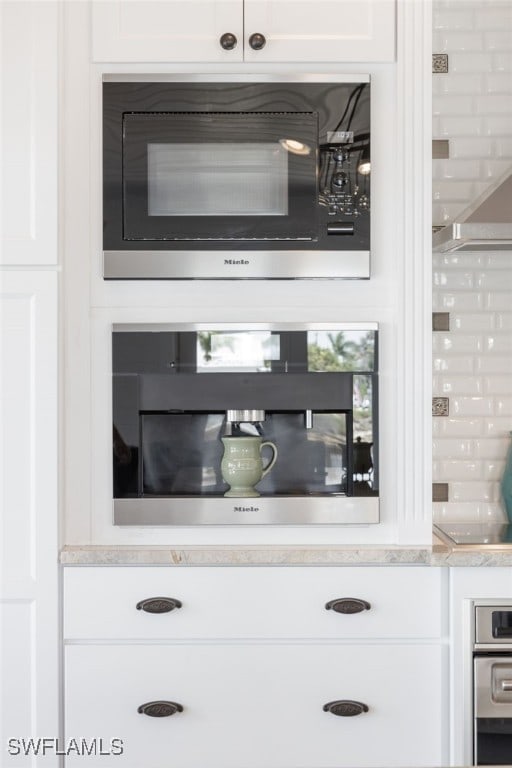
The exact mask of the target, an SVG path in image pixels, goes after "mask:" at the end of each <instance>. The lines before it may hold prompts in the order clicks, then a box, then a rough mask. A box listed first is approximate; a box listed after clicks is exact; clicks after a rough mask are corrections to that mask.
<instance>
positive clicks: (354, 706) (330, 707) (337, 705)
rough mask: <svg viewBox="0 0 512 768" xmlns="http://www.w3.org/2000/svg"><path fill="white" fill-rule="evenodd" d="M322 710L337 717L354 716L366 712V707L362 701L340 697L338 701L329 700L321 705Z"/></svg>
mask: <svg viewBox="0 0 512 768" xmlns="http://www.w3.org/2000/svg"><path fill="white" fill-rule="evenodd" d="M323 710H324V712H330V713H331V714H332V715H337V716H338V717H354V716H355V715H362V714H363V712H368V707H367V706H366V704H363V702H362V701H352V700H351V699H340V700H339V701H330V702H329V703H328V704H324V706H323Z"/></svg>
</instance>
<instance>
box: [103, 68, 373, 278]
mask: <svg viewBox="0 0 512 768" xmlns="http://www.w3.org/2000/svg"><path fill="white" fill-rule="evenodd" d="M370 168H371V165H370V83H369V77H368V76H367V75H366V76H365V75H347V76H311V75H310V76H303V77H302V78H298V77H292V76H280V77H279V78H277V77H269V76H267V77H265V76H261V75H258V76H256V75H243V76H242V75H239V76H230V77H226V76H223V75H201V76H199V75H194V76H192V75H188V76H186V75H179V76H178V75H174V76H170V75H106V76H104V82H103V220H104V229H103V238H104V241H103V248H104V277H105V278H107V279H122V278H125V279H133V278H139V279H165V278H221V279H226V278H227V279H229V278H367V277H369V276H370V271H369V269H370V266H369V252H370Z"/></svg>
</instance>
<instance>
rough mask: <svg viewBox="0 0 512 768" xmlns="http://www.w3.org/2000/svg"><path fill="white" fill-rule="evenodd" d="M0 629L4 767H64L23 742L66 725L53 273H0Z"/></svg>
mask: <svg viewBox="0 0 512 768" xmlns="http://www.w3.org/2000/svg"><path fill="white" fill-rule="evenodd" d="M0 630H1V638H0V680H1V681H2V684H1V686H0V740H1V744H2V758H1V761H0V762H1V765H2V768H26V767H28V766H34V765H35V764H36V763H37V765H40V764H41V765H44V766H45V768H57V766H58V765H59V758H58V756H57V755H56V754H55V752H51V750H50V748H49V749H48V751H47V754H46V756H45V757H44V759H43V758H42V756H41V754H40V756H39V758H37V757H36V756H35V754H34V751H33V750H32V751H30V749H29V752H28V753H27V754H26V755H25V750H24V747H23V745H22V744H21V739H25V740H26V741H27V740H28V739H30V738H34V739H36V740H37V738H44V737H49V738H52V737H53V738H55V737H57V735H58V724H59V720H58V718H59V706H58V692H59V679H58V678H59V671H58V670H59V664H58V650H57V649H58V632H59V613H58V543H57V273H56V271H55V270H51V271H50V270H40V271H39V272H35V271H29V270H5V271H1V270H0ZM18 750H19V751H18Z"/></svg>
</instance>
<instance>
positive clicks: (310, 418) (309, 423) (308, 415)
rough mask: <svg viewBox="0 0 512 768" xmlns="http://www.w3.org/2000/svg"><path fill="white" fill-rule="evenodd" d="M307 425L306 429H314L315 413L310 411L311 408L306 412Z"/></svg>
mask: <svg viewBox="0 0 512 768" xmlns="http://www.w3.org/2000/svg"><path fill="white" fill-rule="evenodd" d="M305 425H306V429H313V411H310V410H309V408H308V410H307V411H306V416H305Z"/></svg>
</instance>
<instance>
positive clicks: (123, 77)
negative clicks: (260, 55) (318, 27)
mask: <svg viewBox="0 0 512 768" xmlns="http://www.w3.org/2000/svg"><path fill="white" fill-rule="evenodd" d="M102 80H103V82H104V83H153V82H154V83H191V82H192V83H280V82H281V83H295V82H299V83H369V82H370V75H368V74H365V75H357V74H355V75H354V74H342V75H333V74H329V75H324V74H314V73H313V74H310V73H299V74H264V73H261V74H255V73H248V74H243V75H242V74H231V73H226V74H218V73H214V74H212V73H209V74H204V73H196V72H195V73H179V74H168V73H162V72H160V73H153V74H152V73H145V72H138V73H135V74H134V73H131V74H127V73H124V72H123V73H121V72H118V73H111V72H109V73H105V74H103V76H102Z"/></svg>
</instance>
